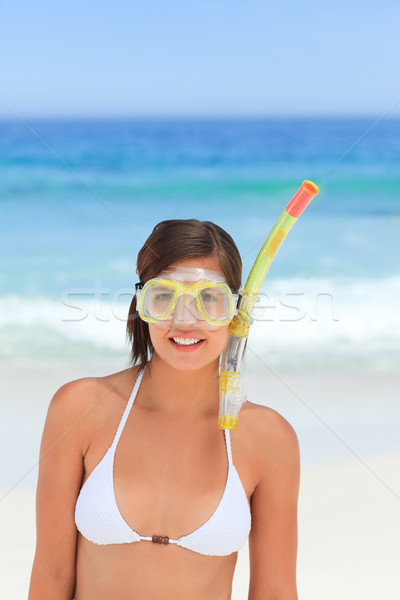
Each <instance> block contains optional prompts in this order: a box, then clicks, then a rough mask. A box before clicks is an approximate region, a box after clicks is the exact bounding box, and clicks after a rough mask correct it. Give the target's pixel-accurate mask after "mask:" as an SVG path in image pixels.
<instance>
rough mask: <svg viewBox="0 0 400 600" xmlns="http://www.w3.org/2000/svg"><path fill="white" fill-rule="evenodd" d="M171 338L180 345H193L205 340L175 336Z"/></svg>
mask: <svg viewBox="0 0 400 600" xmlns="http://www.w3.org/2000/svg"><path fill="white" fill-rule="evenodd" d="M171 339H172V341H173V342H175V344H178V346H193V345H194V344H198V343H199V342H202V341H203V340H201V339H200V338H181V337H173V338H171Z"/></svg>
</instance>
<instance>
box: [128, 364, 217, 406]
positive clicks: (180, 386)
mask: <svg viewBox="0 0 400 600" xmlns="http://www.w3.org/2000/svg"><path fill="white" fill-rule="evenodd" d="M144 379H145V380H146V388H145V390H146V391H145V394H143V396H142V398H143V400H142V401H141V402H140V403H141V404H142V403H143V406H144V405H145V406H146V408H147V409H149V410H158V411H162V412H165V413H168V414H171V415H173V414H180V415H187V416H190V415H194V414H195V415H198V416H199V415H204V416H205V415H210V414H215V415H217V414H218V398H219V395H218V389H219V365H218V361H215V362H213V363H211V364H209V365H206V366H205V367H202V368H201V369H196V370H189V371H184V370H178V369H174V368H173V367H171V366H170V365H168V364H167V363H165V362H164V361H163V360H162V359H161V358H160V357H158V356H157V355H155V356H154V357H153V358H152V360H151V361H150V363H149V364H148V366H147V369H146V372H145V374H144Z"/></svg>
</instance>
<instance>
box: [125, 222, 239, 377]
mask: <svg viewBox="0 0 400 600" xmlns="http://www.w3.org/2000/svg"><path fill="white" fill-rule="evenodd" d="M200 256H213V257H215V258H216V259H217V260H218V262H219V264H220V266H221V270H222V273H223V275H224V277H225V280H226V282H227V284H228V285H229V287H230V288H231V290H232V292H234V293H237V292H238V291H239V288H240V284H241V278H242V260H241V258H240V254H239V250H238V249H237V246H236V244H235V242H234V241H233V239H232V238H231V236H230V235H229V234H228V233H226V231H224V230H223V229H222V228H221V227H219V226H218V225H215V223H211V222H210V221H198V220H197V219H173V220H172V219H171V220H169V221H161V223H158V225H156V226H155V227H154V229H153V231H152V233H151V234H150V236H149V238H148V239H147V240H146V242H145V243H144V245H143V247H142V249H141V250H140V252H139V254H138V258H137V269H136V272H137V274H138V276H139V280H140V281H142V282H144V283H145V282H146V281H148V280H149V279H153V277H157V276H158V275H159V274H160V273H161V272H162V271H163V270H164V269H166V268H167V267H169V266H170V265H172V264H173V263H175V262H177V261H178V260H183V259H185V258H193V257H200ZM126 333H127V338H128V340H129V342H130V344H131V360H132V364H133V365H140V366H141V367H144V366H145V365H146V363H147V361H148V360H150V358H151V357H152V356H153V353H154V348H153V345H152V343H151V340H150V334H149V327H148V324H147V323H146V322H145V321H142V319H141V318H140V317H139V315H138V313H137V312H136V295H135V296H134V297H133V299H132V302H131V305H130V307H129V312H128V322H127V327H126Z"/></svg>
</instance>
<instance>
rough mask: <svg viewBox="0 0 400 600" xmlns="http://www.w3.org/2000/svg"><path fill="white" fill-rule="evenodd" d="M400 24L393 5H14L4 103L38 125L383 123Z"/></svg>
mask: <svg viewBox="0 0 400 600" xmlns="http://www.w3.org/2000/svg"><path fill="white" fill-rule="evenodd" d="M399 24H400V3H399V2H397V1H396V2H395V1H388V0H383V1H381V2H379V3H378V2H376V0H375V1H373V2H372V1H370V0H364V1H363V2H361V1H355V0H353V1H352V0H348V1H347V2H346V1H342V0H338V1H336V2H334V3H333V2H330V3H329V4H328V3H326V2H314V1H310V2H307V1H303V2H294V1H292V0H290V1H287V2H285V1H283V0H281V1H280V2H278V1H275V0H264V1H261V0H253V1H252V0H248V1H247V2H244V1H243V0H241V1H240V2H239V1H238V0H212V1H211V0H201V1H200V0H198V1H194V0H180V1H178V0H158V1H155V0H142V2H137V1H136V0H130V1H122V0H116V1H115V2H113V3H111V2H102V1H101V0H97V1H96V2H95V1H93V0H88V1H85V0H81V1H80V2H77V1H76V0H70V1H69V2H68V3H67V2H65V3H60V2H54V0H52V1H50V0H36V1H35V2H32V1H30V2H28V1H27V0H23V1H19V0H14V2H13V3H11V1H10V0H9V1H8V3H7V4H6V5H5V4H4V5H3V8H2V16H1V23H0V48H1V66H0V73H1V77H0V98H1V99H2V100H3V101H4V102H6V103H7V104H8V105H9V107H10V108H11V109H12V110H14V111H16V112H17V113H18V114H20V115H21V116H22V117H30V118H32V117H46V116H47V117H58V116H66V117H79V116H91V117H101V116H109V117H129V116H145V115H146V116H235V115H239V116H263V115H265V116H270V115H271V116H287V115H294V116H296V115H299V116H301V115H360V116H362V115H376V116H379V115H381V114H383V113H384V112H385V111H386V110H388V109H390V107H392V106H393V105H394V104H395V103H396V102H397V101H399V100H400V83H399V82H400V78H399V64H400V43H399V33H398V27H399ZM391 114H392V115H395V116H399V115H400V105H399V106H398V107H397V108H396V109H395V110H394V111H393V112H392V113H391ZM10 117H11V118H12V113H11V112H10V110H9V109H7V108H6V107H5V106H4V104H1V103H0V118H10Z"/></svg>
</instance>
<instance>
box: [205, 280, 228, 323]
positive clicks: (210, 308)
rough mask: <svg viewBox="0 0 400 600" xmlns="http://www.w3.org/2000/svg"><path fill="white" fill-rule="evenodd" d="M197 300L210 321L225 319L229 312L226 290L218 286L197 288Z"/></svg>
mask: <svg viewBox="0 0 400 600" xmlns="http://www.w3.org/2000/svg"><path fill="white" fill-rule="evenodd" d="M199 300H200V303H201V306H202V308H203V310H204V314H205V315H206V317H207V319H209V320H210V321H211V322H214V321H215V322H218V321H226V320H227V319H228V318H229V314H230V302H229V297H228V294H227V291H226V290H225V289H224V288H223V287H220V286H215V287H208V288H204V289H202V290H199Z"/></svg>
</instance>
